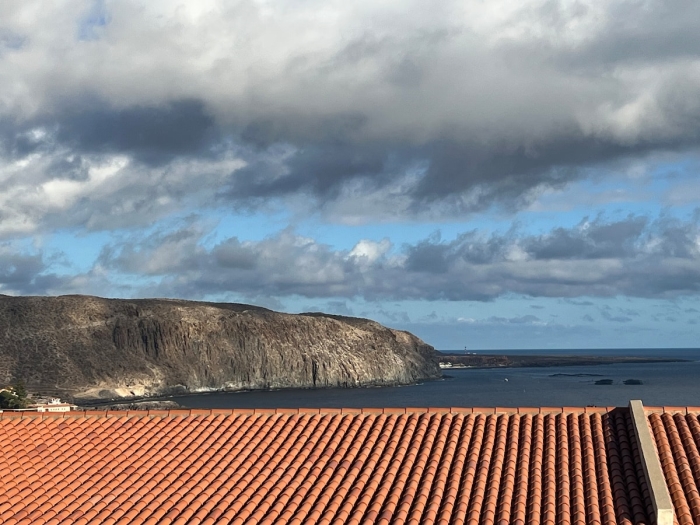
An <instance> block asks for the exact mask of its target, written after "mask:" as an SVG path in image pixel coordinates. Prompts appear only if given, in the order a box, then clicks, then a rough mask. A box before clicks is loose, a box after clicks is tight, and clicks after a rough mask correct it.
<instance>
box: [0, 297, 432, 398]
mask: <svg viewBox="0 0 700 525" xmlns="http://www.w3.org/2000/svg"><path fill="white" fill-rule="evenodd" d="M439 376H440V370H439V368H438V366H437V361H436V359H435V351H434V349H433V347H431V346H429V345H427V344H425V343H424V342H423V341H421V340H420V339H418V338H417V337H415V336H414V335H412V334H410V333H408V332H403V331H400V330H392V329H389V328H386V327H384V326H382V325H380V324H378V323H376V322H374V321H370V320H367V319H359V318H350V317H341V316H332V315H325V314H319V313H313V314H297V315H291V314H282V313H278V312H273V311H271V310H267V309H265V308H260V307H255V306H249V305H244V304H229V303H205V302H193V301H182V300H169V299H139V300H123V299H103V298H99V297H90V296H77V295H76V296H60V297H10V296H4V295H0V384H5V383H10V382H11V381H13V380H15V379H18V378H21V379H23V380H24V381H25V383H26V384H27V387H28V388H29V389H30V390H32V391H35V392H41V393H52V394H59V395H62V396H64V397H66V398H76V399H80V398H83V399H85V398H116V397H129V396H150V395H159V394H165V393H176V392H192V391H202V390H213V389H228V390H243V389H266V388H314V387H317V388H318V387H356V386H370V385H394V384H408V383H412V382H415V381H418V380H421V379H426V378H434V377H439Z"/></svg>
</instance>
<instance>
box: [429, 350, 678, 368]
mask: <svg viewBox="0 0 700 525" xmlns="http://www.w3.org/2000/svg"><path fill="white" fill-rule="evenodd" d="M439 359H440V368H441V369H442V370H443V371H445V370H460V369H475V368H525V367H529V368H546V367H555V366H592V365H613V364H635V363H683V362H690V360H689V359H681V358H675V357H637V356H596V355H588V356H586V355H571V356H570V355H513V354H503V355H495V354H467V355H464V354H457V353H440V354H439ZM446 365H447V366H446Z"/></svg>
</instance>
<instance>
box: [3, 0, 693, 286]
mask: <svg viewBox="0 0 700 525" xmlns="http://www.w3.org/2000/svg"><path fill="white" fill-rule="evenodd" d="M699 19H700V4H698V3H697V2H695V1H692V0H674V1H641V0H640V1H623V0H619V1H614V2H589V3H580V2H570V1H563V0H562V1H554V2H552V1H548V0H547V1H545V0H531V1H527V2H521V1H518V2H516V1H507V0H499V1H493V2H488V3H483V2H476V1H467V2H462V1H459V2H458V1H445V2H440V3H438V4H436V3H434V2H432V3H426V2H417V1H409V2H402V3H398V4H395V3H393V4H386V3H383V2H369V1H358V2H340V1H330V2H329V1H326V0H324V1H320V0H314V1H309V2H303V3H300V2H276V3H269V2H263V1H252V0H249V1H240V2H223V1H214V0H211V1H203V2H189V3H186V4H182V5H178V6H173V4H172V3H170V2H165V1H150V2H136V1H123V2H88V1H85V2H78V1H76V2H70V3H68V4H60V5H59V4H57V3H46V2H38V1H26V2H21V3H19V2H5V3H3V4H2V5H0V82H1V83H2V85H3V90H2V93H0V163H1V164H2V165H1V166H0V168H2V173H3V175H2V177H0V190H2V199H3V202H2V203H0V204H2V207H1V209H2V212H1V213H2V215H0V235H16V234H20V233H29V232H33V231H39V230H41V229H46V228H47V227H48V226H47V225H49V224H50V225H55V224H56V221H57V220H58V221H59V223H60V224H63V225H68V226H71V225H79V226H87V227H90V228H95V229H108V228H113V227H118V226H120V225H124V224H139V223H141V224H148V223H150V222H151V221H153V219H154V218H157V217H161V216H164V215H166V214H168V213H171V212H172V210H173V209H177V208H182V207H183V206H184V205H186V204H188V203H196V204H197V205H198V206H211V205H217V206H220V205H234V206H242V207H246V206H248V207H250V206H259V205H264V204H265V203H266V202H268V201H269V200H270V199H284V198H287V197H293V196H295V195H296V196H298V195H304V196H306V197H310V198H309V199H307V201H308V202H309V203H310V204H309V205H310V206H315V207H316V208H317V209H322V210H324V211H325V212H327V215H328V216H329V217H336V218H338V220H343V217H355V218H357V217H361V216H364V217H371V216H372V215H373V214H376V213H377V211H376V209H377V206H366V205H365V206H364V207H363V204H362V201H365V203H366V202H371V201H372V200H373V199H374V200H377V201H384V202H386V201H387V200H389V201H390V202H391V206H389V207H390V208H391V209H392V210H395V214H396V215H397V216H402V217H410V216H416V215H420V214H422V213H428V214H429V215H430V214H433V215H437V216H439V215H440V214H441V213H449V214H451V215H453V216H454V215H460V214H465V213H470V212H473V211H478V210H482V209H485V208H488V207H490V206H492V205H494V204H497V205H505V206H510V207H518V206H522V205H524V204H526V203H527V202H529V201H530V200H531V199H532V198H533V195H536V194H537V192H538V191H541V190H543V189H546V188H561V187H564V186H565V185H566V184H568V183H569V182H571V181H573V180H577V179H580V178H582V177H585V176H587V174H588V173H589V170H590V169H591V168H595V167H597V166H600V165H603V164H605V163H609V162H613V161H615V162H624V160H625V159H627V158H630V157H631V156H634V157H635V158H638V159H639V158H643V157H644V156H646V155H651V154H654V153H656V152H664V151H671V152H677V151H688V150H694V151H695V150H697V148H698V143H699V141H700V51H699V50H700V32H698V31H697V20H699ZM106 166H111V168H109V167H106ZM110 170H111V171H110ZM105 173H106V175H105ZM18 196H19V197H18ZM18 198H19V200H18ZM115 202H118V203H120V204H119V205H115V204H114V203H115ZM426 210H427V211H426ZM445 210H447V211H445ZM57 217H58V219H57ZM487 295H488V294H487Z"/></svg>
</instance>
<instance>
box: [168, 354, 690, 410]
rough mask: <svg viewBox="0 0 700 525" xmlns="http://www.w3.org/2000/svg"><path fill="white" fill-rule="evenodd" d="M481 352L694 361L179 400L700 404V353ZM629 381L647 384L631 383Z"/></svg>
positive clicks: (492, 372) (235, 403) (235, 404)
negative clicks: (377, 386) (405, 384)
mask: <svg viewBox="0 0 700 525" xmlns="http://www.w3.org/2000/svg"><path fill="white" fill-rule="evenodd" d="M476 353H478V354H496V355H503V354H507V355H516V354H521V355H582V356H583V355H586V356H590V355H599V356H611V355H614V356H637V357H669V358H678V359H685V360H687V361H686V362H677V363H634V364H612V365H594V366H561V367H546V368H542V367H532V368H483V369H458V370H455V369H452V370H449V369H448V370H444V371H443V372H444V374H445V377H444V378H443V379H441V380H436V381H426V382H424V383H421V384H417V385H412V386H403V387H386V388H353V389H340V388H337V389H318V390H277V391H265V392H260V391H257V392H238V393H234V392H217V393H207V394H195V395H188V396H178V397H176V398H173V400H174V401H177V402H178V403H180V404H181V405H182V406H184V407H188V408H276V407H280V408H282V407H284V408H295V407H310V408H322V407H326V408H332V407H444V406H466V407H471V406H475V407H479V406H480V407H493V406H502V407H512V406H587V405H596V406H626V405H627V403H628V402H629V400H630V399H641V400H642V402H643V403H644V404H645V405H647V406H653V405H682V406H686V405H687V406H700V349H662V350H658V349H655V350H652V349H624V350H618V349H615V350H527V351H515V350H507V351H503V350H501V351H496V350H492V351H477V352H476ZM604 380H607V381H604ZM630 380H631V381H630ZM626 381H627V382H628V383H634V382H638V383H641V384H625V382H626ZM596 382H603V383H610V384H596Z"/></svg>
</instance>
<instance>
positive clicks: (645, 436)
mask: <svg viewBox="0 0 700 525" xmlns="http://www.w3.org/2000/svg"><path fill="white" fill-rule="evenodd" d="M630 413H631V415H632V422H633V424H634V433H635V434H636V436H637V443H639V453H640V455H641V457H642V465H643V467H644V475H645V476H646V478H647V484H648V485H649V491H650V493H651V494H650V496H651V500H652V503H653V504H654V513H655V514H656V516H655V517H656V523H657V525H673V504H672V503H671V495H670V494H669V493H668V487H667V486H666V479H665V478H664V473H663V471H662V470H661V462H660V461H659V456H658V454H657V453H656V448H655V447H654V440H653V438H652V436H651V431H650V430H649V423H648V422H647V416H646V414H645V413H644V405H642V402H641V401H640V400H638V399H633V400H631V401H630Z"/></svg>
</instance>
